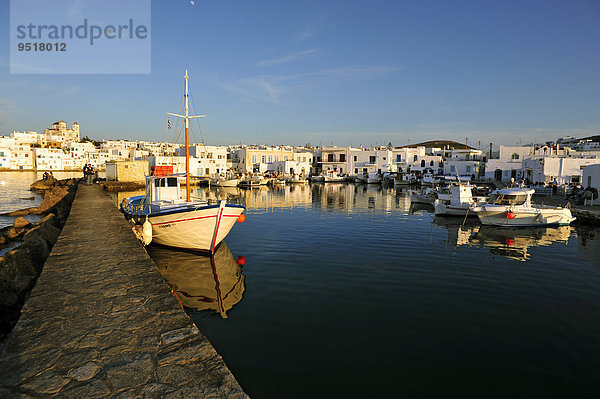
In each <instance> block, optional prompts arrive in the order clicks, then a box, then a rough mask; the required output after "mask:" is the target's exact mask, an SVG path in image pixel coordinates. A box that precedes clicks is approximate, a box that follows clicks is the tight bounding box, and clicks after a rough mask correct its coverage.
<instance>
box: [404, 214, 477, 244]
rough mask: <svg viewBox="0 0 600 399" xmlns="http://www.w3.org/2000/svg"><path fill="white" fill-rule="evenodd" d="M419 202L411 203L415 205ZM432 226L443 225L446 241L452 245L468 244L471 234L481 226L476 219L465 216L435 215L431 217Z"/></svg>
mask: <svg viewBox="0 0 600 399" xmlns="http://www.w3.org/2000/svg"><path fill="white" fill-rule="evenodd" d="M416 205H420V204H413V205H412V206H416ZM433 225H434V227H444V228H445V229H446V230H448V239H447V240H446V242H447V243H448V244H449V245H451V246H454V247H459V246H461V245H468V244H469V243H470V239H471V236H472V235H473V234H474V233H476V232H478V231H479V229H480V228H481V225H480V224H479V221H478V220H476V219H472V218H471V219H468V218H466V220H465V218H446V217H440V216H436V217H434V218H433Z"/></svg>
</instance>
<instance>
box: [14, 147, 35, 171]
mask: <svg viewBox="0 0 600 399" xmlns="http://www.w3.org/2000/svg"><path fill="white" fill-rule="evenodd" d="M10 168H11V169H15V170H33V169H34V168H35V161H34V158H33V151H32V150H31V146H30V145H29V144H15V145H14V146H12V147H11V158H10Z"/></svg>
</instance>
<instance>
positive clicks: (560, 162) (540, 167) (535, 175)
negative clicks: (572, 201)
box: [522, 153, 600, 184]
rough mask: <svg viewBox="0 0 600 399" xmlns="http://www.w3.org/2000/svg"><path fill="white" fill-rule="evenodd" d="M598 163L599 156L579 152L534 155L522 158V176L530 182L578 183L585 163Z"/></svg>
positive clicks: (599, 161) (599, 162) (599, 160)
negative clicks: (566, 154)
mask: <svg viewBox="0 0 600 399" xmlns="http://www.w3.org/2000/svg"><path fill="white" fill-rule="evenodd" d="M594 164H600V157H596V156H595V155H593V156H583V155H581V154H576V153H575V154H569V155H568V156H564V155H562V156H561V155H534V156H531V157H528V158H526V159H524V160H523V168H522V170H523V177H524V178H527V179H529V181H531V182H540V183H551V182H553V181H554V179H556V181H557V182H558V184H566V183H567V184H568V183H580V182H581V177H582V172H583V169H584V168H585V167H586V166H587V165H594Z"/></svg>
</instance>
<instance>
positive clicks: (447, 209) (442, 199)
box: [433, 184, 485, 216]
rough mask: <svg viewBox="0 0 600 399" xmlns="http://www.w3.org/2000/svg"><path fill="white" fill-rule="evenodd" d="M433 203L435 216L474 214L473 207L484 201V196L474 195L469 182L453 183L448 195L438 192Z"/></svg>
mask: <svg viewBox="0 0 600 399" xmlns="http://www.w3.org/2000/svg"><path fill="white" fill-rule="evenodd" d="M437 197H438V198H436V200H435V201H434V203H433V207H434V213H435V215H436V216H476V214H475V213H474V212H472V210H473V208H474V207H475V206H478V205H482V204H484V203H485V197H474V196H473V191H472V187H471V185H470V184H453V185H451V186H450V187H449V190H448V195H447V196H443V195H440V194H438V195H437Z"/></svg>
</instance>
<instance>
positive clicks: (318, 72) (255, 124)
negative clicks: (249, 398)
mask: <svg viewBox="0 0 600 399" xmlns="http://www.w3.org/2000/svg"><path fill="white" fill-rule="evenodd" d="M0 15H2V16H3V19H2V28H1V29H2V30H1V32H2V37H3V40H2V41H1V43H0V46H1V47H0V135H7V134H9V133H10V132H11V131H13V130H36V131H42V130H43V129H44V128H45V127H48V126H49V125H50V124H51V123H52V122H54V121H55V120H59V119H63V120H65V121H67V122H69V123H72V122H73V121H77V122H79V124H80V125H81V129H82V133H83V134H84V135H88V136H89V137H91V138H95V139H113V138H126V139H132V140H167V141H168V140H171V139H172V137H171V136H170V135H169V134H168V132H166V129H165V126H166V115H165V113H166V112H176V111H177V108H178V106H179V103H180V99H181V91H182V85H183V74H184V72H185V69H186V68H187V69H188V70H189V74H190V77H191V81H190V84H191V89H192V94H193V96H194V100H195V103H196V105H198V108H199V111H200V112H201V113H204V114H206V115H207V118H206V119H205V120H203V121H202V122H201V126H202V130H203V135H204V138H205V139H206V142H207V143H210V144H235V143H240V142H241V143H247V144H251V143H266V144H278V143H285V144H305V143H307V142H310V143H311V144H313V145H318V144H323V145H330V144H335V145H355V146H358V145H374V144H387V143H388V142H392V143H393V144H394V145H402V144H406V143H408V142H410V143H415V142H420V141H424V140H431V139H450V140H456V141H460V142H464V141H465V139H466V138H468V139H469V143H470V144H475V145H476V144H477V143H478V142H479V141H480V142H481V145H482V147H484V148H487V146H488V145H489V143H490V142H493V143H494V144H509V145H510V144H515V143H517V142H519V141H522V142H524V143H525V142H531V141H545V140H550V139H556V138H558V137H561V136H565V135H574V136H577V137H583V136H588V135H593V134H599V133H600V51H599V49H600V23H598V21H600V2H598V1H597V0H593V1H579V0H578V1H573V2H567V1H552V0H543V1H507V0H505V1H481V0H478V1H463V0H454V1H425V0H421V1H383V0H370V1H356V0H345V1H326V0H321V1H302V0H298V1H294V2H287V1H267V0H265V1H261V0H257V1H252V2H249V1H227V0H222V1H202V0H197V1H195V4H191V2H190V1H186V0H181V1H179V0H164V1H153V2H152V26H151V36H152V65H151V67H152V72H151V74H148V75H11V74H10V73H9V64H10V59H9V46H10V44H9V33H10V31H9V27H8V25H9V17H8V15H9V2H8V1H6V0H1V1H0Z"/></svg>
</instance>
